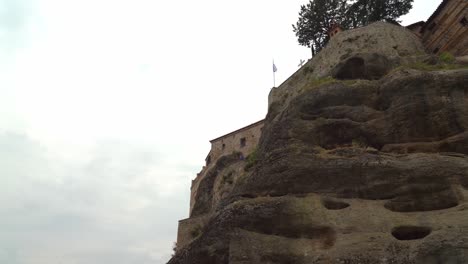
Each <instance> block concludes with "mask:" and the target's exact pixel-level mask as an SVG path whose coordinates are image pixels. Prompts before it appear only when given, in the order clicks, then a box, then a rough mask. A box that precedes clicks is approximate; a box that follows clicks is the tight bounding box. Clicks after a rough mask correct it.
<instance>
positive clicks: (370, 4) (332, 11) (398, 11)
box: [293, 0, 413, 56]
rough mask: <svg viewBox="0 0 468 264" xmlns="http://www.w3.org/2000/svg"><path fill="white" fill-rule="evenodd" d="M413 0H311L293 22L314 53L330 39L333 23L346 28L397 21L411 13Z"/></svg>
mask: <svg viewBox="0 0 468 264" xmlns="http://www.w3.org/2000/svg"><path fill="white" fill-rule="evenodd" d="M412 3H413V0H353V1H351V0H309V3H308V4H307V5H302V6H301V10H300V12H299V19H298V21H297V23H296V25H293V31H294V33H296V36H297V40H298V42H299V44H300V45H302V46H307V47H309V48H311V49H312V56H313V55H315V54H316V53H317V52H319V51H320V50H321V49H322V48H323V47H324V46H325V45H326V44H327V42H328V40H329V37H328V29H329V28H330V26H331V25H332V24H333V23H339V24H340V25H341V26H342V27H343V28H345V29H349V28H356V27H361V26H365V25H368V24H369V23H372V22H376V21H382V20H386V21H397V19H398V18H399V17H400V16H402V15H404V14H406V13H408V12H409V10H410V9H411V7H412Z"/></svg>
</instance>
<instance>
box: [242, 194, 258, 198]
mask: <svg viewBox="0 0 468 264" xmlns="http://www.w3.org/2000/svg"><path fill="white" fill-rule="evenodd" d="M241 197H242V198H249V199H253V198H257V195H255V194H251V193H246V194H242V195H241Z"/></svg>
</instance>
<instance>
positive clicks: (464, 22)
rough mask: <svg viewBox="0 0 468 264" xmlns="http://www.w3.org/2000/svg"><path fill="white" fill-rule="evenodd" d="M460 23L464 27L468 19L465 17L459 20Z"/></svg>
mask: <svg viewBox="0 0 468 264" xmlns="http://www.w3.org/2000/svg"><path fill="white" fill-rule="evenodd" d="M460 24H462V25H463V26H464V27H466V26H468V20H467V19H466V17H464V18H462V19H461V20H460Z"/></svg>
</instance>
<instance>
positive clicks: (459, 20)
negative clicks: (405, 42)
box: [407, 0, 468, 56]
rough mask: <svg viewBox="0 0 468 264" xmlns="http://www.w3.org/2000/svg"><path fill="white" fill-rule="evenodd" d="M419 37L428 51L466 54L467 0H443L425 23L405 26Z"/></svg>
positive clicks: (467, 41)
mask: <svg viewBox="0 0 468 264" xmlns="http://www.w3.org/2000/svg"><path fill="white" fill-rule="evenodd" d="M407 28H408V29H410V30H412V31H413V32H414V33H415V34H416V35H418V36H419V37H420V38H421V41H422V43H423V44H424V46H425V47H426V49H427V51H428V52H429V53H433V54H441V53H442V52H449V53H451V54H452V55H454V56H465V55H468V1H467V0H444V1H442V3H441V4H440V5H439V7H438V8H437V10H436V11H435V12H434V13H433V14H432V15H431V17H429V19H428V20H427V21H426V22H425V23H421V22H418V23H415V24H412V25H410V26H408V27H407Z"/></svg>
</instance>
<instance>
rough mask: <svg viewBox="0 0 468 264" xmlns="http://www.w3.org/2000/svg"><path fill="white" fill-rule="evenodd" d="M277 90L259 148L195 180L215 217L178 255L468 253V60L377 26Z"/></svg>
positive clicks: (211, 259) (390, 259)
mask: <svg viewBox="0 0 468 264" xmlns="http://www.w3.org/2000/svg"><path fill="white" fill-rule="evenodd" d="M269 100H270V102H269V103H270V107H269V111H268V115H267V117H266V119H265V127H264V129H263V132H262V136H261V138H260V142H259V145H258V150H257V151H256V157H255V158H253V159H252V158H251V159H250V160H249V164H248V166H247V168H246V169H245V170H242V169H239V168H240V166H245V165H246V164H245V163H246V162H245V161H238V160H237V159H235V158H232V157H229V156H227V157H224V158H222V159H220V160H219V161H218V163H217V164H216V166H215V168H213V169H212V170H213V171H212V172H209V177H207V178H206V181H204V182H202V183H200V184H201V185H203V187H202V188H203V189H202V190H203V191H204V192H205V195H203V196H200V200H199V201H197V205H196V206H197V207H196V209H194V213H195V215H196V216H203V217H205V218H206V219H208V220H207V221H206V224H204V225H203V226H200V230H199V232H197V233H196V234H194V236H195V237H194V241H193V242H192V243H190V244H188V245H187V246H185V247H183V248H179V249H178V250H177V252H176V254H175V256H174V257H173V258H172V259H171V260H170V261H169V263H170V264H188V263H190V264H212V263H213V264H214V263H226V264H227V263H229V264H247V263H262V264H267V263H268V264H272V263H278V264H279V263H281V264H286V263H299V264H306V263H307V264H309V263H349V264H352V263H356V264H357V263H417V264H428V263H429V264H435V263H444V264H446V263H468V203H467V198H468V156H467V155H468V69H467V68H466V67H465V68H464V67H458V66H457V65H449V64H445V63H443V62H440V61H439V60H438V58H436V57H431V56H429V55H427V54H426V53H425V52H424V50H423V48H422V46H421V44H420V42H419V40H418V39H417V38H416V37H415V36H414V35H413V34H412V33H411V32H410V31H408V30H406V29H405V28H402V27H398V26H395V25H391V24H386V23H375V24H372V25H370V26H368V27H365V28H360V29H356V30H350V31H345V32H342V33H340V34H339V35H337V36H336V37H335V38H333V39H332V41H331V42H330V43H329V44H328V45H327V47H325V49H324V50H322V51H321V53H320V54H319V55H318V56H316V57H315V58H314V59H312V60H310V61H309V62H308V63H307V64H306V65H305V66H304V67H303V68H302V69H301V70H300V71H298V72H297V73H295V74H294V75H293V76H292V77H291V78H290V79H289V80H288V81H287V82H285V83H284V84H283V85H282V86H280V87H279V88H276V89H275V90H273V91H272V94H270V98H269ZM242 162H243V164H241V163H242ZM231 166H234V167H231ZM233 168H234V169H233ZM229 174H230V176H229V181H227V180H225V179H226V175H229ZM233 174H234V175H233ZM223 179H224V180H223ZM223 185H226V186H228V187H226V186H224V187H223ZM218 190H223V192H222V193H220V192H219V191H218Z"/></svg>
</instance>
